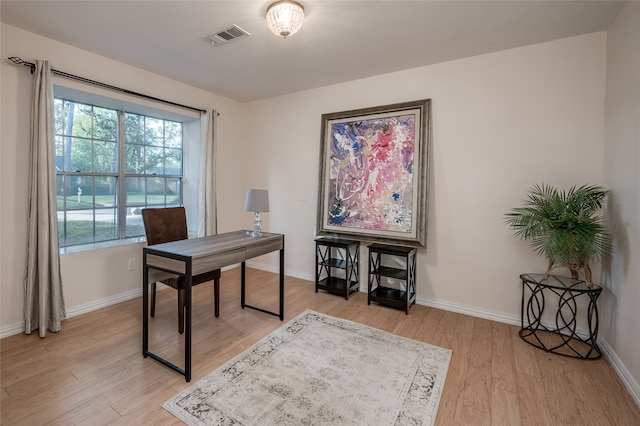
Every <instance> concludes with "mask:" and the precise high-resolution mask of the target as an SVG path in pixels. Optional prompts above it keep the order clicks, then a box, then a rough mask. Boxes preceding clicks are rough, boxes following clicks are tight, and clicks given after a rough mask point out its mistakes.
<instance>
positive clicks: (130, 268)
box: [127, 258, 136, 271]
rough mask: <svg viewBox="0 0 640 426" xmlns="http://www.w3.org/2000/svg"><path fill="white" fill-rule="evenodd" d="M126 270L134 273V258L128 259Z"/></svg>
mask: <svg viewBox="0 0 640 426" xmlns="http://www.w3.org/2000/svg"><path fill="white" fill-rule="evenodd" d="M127 269H128V270H129V271H134V270H135V269H136V260H135V259H134V258H131V259H129V263H128V264H127Z"/></svg>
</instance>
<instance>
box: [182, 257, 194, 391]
mask: <svg viewBox="0 0 640 426" xmlns="http://www.w3.org/2000/svg"><path fill="white" fill-rule="evenodd" d="M185 272H186V275H185V277H184V281H185V283H184V287H185V288H184V290H185V291H184V293H185V301H184V305H185V306H184V308H185V311H186V312H185V315H184V322H185V326H184V378H185V380H186V381H187V382H190V381H191V301H192V297H191V296H192V294H191V290H192V282H193V277H192V275H191V261H188V262H186V271H185Z"/></svg>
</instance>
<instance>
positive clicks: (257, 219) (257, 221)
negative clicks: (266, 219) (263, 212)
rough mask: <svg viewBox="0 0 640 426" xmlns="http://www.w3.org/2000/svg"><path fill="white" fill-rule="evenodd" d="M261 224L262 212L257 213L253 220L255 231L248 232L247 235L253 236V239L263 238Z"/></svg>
mask: <svg viewBox="0 0 640 426" xmlns="http://www.w3.org/2000/svg"><path fill="white" fill-rule="evenodd" d="M261 224H262V219H260V212H256V215H255V217H254V218H253V231H247V235H251V236H252V237H260V236H262V229H260V225H261Z"/></svg>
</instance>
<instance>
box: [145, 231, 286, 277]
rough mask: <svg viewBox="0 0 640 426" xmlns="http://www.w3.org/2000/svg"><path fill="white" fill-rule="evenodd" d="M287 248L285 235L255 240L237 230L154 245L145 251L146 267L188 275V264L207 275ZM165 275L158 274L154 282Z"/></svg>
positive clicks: (271, 235) (195, 272)
mask: <svg viewBox="0 0 640 426" xmlns="http://www.w3.org/2000/svg"><path fill="white" fill-rule="evenodd" d="M282 248H284V235H282V234H271V233H263V234H262V235H261V236H259V237H252V236H251V235H248V234H247V231H233V232H227V233H224V234H218V235H210V236H208V237H200V238H192V239H188V240H179V241H172V242H170V243H163V244H154V245H152V246H147V247H145V248H144V250H145V252H146V253H147V257H146V265H147V266H149V267H151V268H156V269H159V270H162V271H165V272H166V271H168V272H175V273H178V274H186V263H185V262H186V261H189V262H190V263H191V267H192V268H193V269H192V271H191V273H192V274H193V275H198V274H201V273H204V272H208V271H212V270H215V269H219V268H222V267H224V266H229V265H232V264H234V263H240V262H244V261H245V260H247V259H251V258H253V257H256V256H260V255H263V254H267V253H270V252H272V251H276V250H280V249H282ZM161 276H162V275H159V274H157V273H156V274H154V276H153V280H159V278H158V277H161Z"/></svg>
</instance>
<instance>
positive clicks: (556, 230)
mask: <svg viewBox="0 0 640 426" xmlns="http://www.w3.org/2000/svg"><path fill="white" fill-rule="evenodd" d="M607 194H608V190H606V189H604V188H602V187H600V186H595V185H583V186H580V187H576V186H573V187H571V188H570V189H569V190H567V191H559V190H557V189H556V188H554V187H552V186H550V185H546V184H544V183H543V184H540V185H538V184H536V185H535V186H533V187H532V188H531V189H530V191H529V194H528V196H527V199H526V200H525V201H524V206H523V207H517V208H514V209H511V210H510V211H509V212H507V213H506V214H505V221H506V223H507V224H508V225H509V227H510V229H512V230H513V231H514V234H515V235H516V236H518V237H520V238H522V239H524V240H527V241H529V243H530V245H531V247H532V248H533V250H534V251H535V253H536V254H538V255H541V256H545V257H546V258H547V259H549V260H550V261H552V262H554V263H556V264H567V265H578V266H579V267H580V265H584V264H586V263H588V261H589V260H590V259H591V258H593V257H596V258H598V259H602V258H603V257H605V256H608V255H609V254H610V252H611V247H612V246H611V239H610V237H609V236H608V234H607V230H606V226H605V224H604V216H602V215H601V214H597V213H598V211H599V210H600V209H601V208H602V206H603V204H604V199H605V198H606V196H607Z"/></svg>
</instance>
